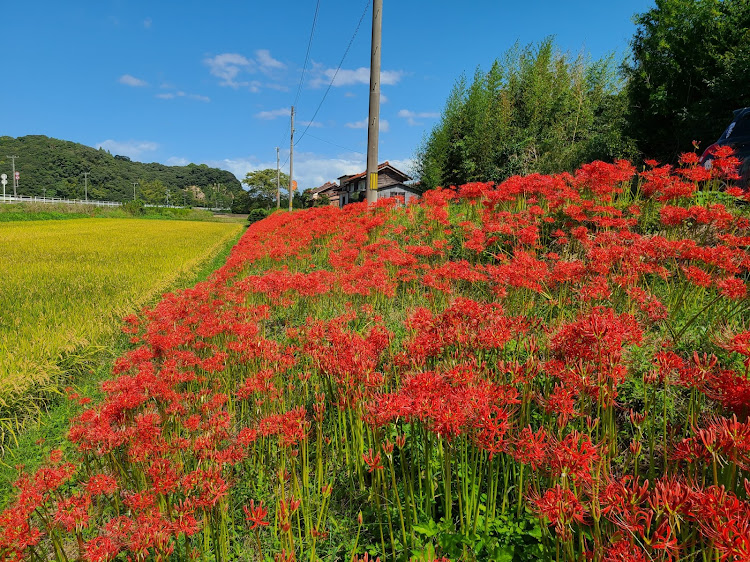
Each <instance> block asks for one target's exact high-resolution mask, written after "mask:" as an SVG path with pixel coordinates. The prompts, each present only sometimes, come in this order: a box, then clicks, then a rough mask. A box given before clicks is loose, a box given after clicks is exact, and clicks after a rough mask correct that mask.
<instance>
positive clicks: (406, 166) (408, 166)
mask: <svg viewBox="0 0 750 562" xmlns="http://www.w3.org/2000/svg"><path fill="white" fill-rule="evenodd" d="M388 162H389V163H390V165H391V166H393V167H394V168H398V169H399V170H401V171H402V172H406V173H407V174H409V175H410V176H414V175H415V171H414V170H415V168H416V164H417V162H416V160H414V159H413V158H404V159H402V160H399V159H396V160H389V161H388Z"/></svg>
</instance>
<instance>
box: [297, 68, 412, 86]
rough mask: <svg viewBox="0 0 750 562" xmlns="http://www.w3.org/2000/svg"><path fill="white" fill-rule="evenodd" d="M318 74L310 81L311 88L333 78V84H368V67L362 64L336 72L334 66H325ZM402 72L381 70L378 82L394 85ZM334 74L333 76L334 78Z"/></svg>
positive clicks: (325, 83)
mask: <svg viewBox="0 0 750 562" xmlns="http://www.w3.org/2000/svg"><path fill="white" fill-rule="evenodd" d="M319 72H320V74H319V75H318V76H317V77H316V78H314V79H312V80H311V81H310V85H311V86H312V87H313V88H317V87H320V86H324V85H327V84H328V83H329V82H330V81H331V80H333V85H334V86H352V85H354V84H369V83H370V69H369V68H367V67H364V66H361V67H359V68H355V69H351V70H349V69H346V68H342V69H339V71H338V73H337V72H336V69H335V68H326V69H325V70H323V71H322V72H321V71H319ZM403 75H404V72H403V71H401V70H381V71H380V84H381V85H386V86H394V85H396V84H398V82H399V81H400V80H401V77H402V76H403ZM334 76H335V78H334Z"/></svg>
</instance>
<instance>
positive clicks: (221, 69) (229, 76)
mask: <svg viewBox="0 0 750 562" xmlns="http://www.w3.org/2000/svg"><path fill="white" fill-rule="evenodd" d="M203 62H204V63H205V64H206V65H207V66H208V68H209V72H210V73H211V74H212V75H213V76H216V77H217V78H220V79H221V81H220V82H219V85H221V86H229V87H231V88H235V89H236V88H240V87H243V88H248V89H249V90H250V91H251V92H253V93H257V92H259V91H260V90H261V88H269V89H275V90H281V89H286V87H285V86H282V85H278V84H264V83H261V82H260V81H258V80H240V79H239V77H240V75H241V74H243V73H245V74H255V73H257V72H258V71H260V72H262V73H263V74H266V75H273V74H275V73H277V71H280V70H284V69H285V68H286V65H285V64H284V63H283V62H281V61H280V60H276V59H275V58H273V56H272V55H271V51H269V50H268V49H258V50H257V51H255V57H246V56H245V55H241V54H240V53H222V54H220V55H216V56H215V57H207V58H205V59H204V61H203Z"/></svg>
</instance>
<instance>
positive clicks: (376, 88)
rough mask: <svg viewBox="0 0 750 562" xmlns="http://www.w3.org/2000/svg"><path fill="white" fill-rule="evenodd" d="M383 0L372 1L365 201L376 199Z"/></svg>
mask: <svg viewBox="0 0 750 562" xmlns="http://www.w3.org/2000/svg"><path fill="white" fill-rule="evenodd" d="M382 32H383V0H373V3H372V43H371V47H370V111H369V118H368V121H367V189H366V190H365V191H366V193H367V203H369V204H372V203H375V202H376V201H377V200H378V135H379V132H380V47H381V43H382V36H383V33H382Z"/></svg>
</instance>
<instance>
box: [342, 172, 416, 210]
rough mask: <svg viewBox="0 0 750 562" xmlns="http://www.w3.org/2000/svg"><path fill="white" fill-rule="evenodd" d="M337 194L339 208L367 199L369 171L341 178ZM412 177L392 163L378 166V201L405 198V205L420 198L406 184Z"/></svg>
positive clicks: (413, 189)
mask: <svg viewBox="0 0 750 562" xmlns="http://www.w3.org/2000/svg"><path fill="white" fill-rule="evenodd" d="M338 179H339V186H338V189H337V190H336V192H337V193H338V196H339V206H341V207H343V206H344V205H347V204H349V203H356V202H359V201H364V200H366V199H367V194H366V193H365V190H366V189H367V171H364V172H360V173H359V174H354V175H349V176H341V177H339V178H338ZM409 180H411V177H410V176H409V175H407V174H405V173H404V172H402V171H401V170H399V169H397V168H394V167H393V166H391V165H390V163H388V162H387V161H386V162H383V163H382V164H379V165H378V199H385V198H387V197H403V198H404V202H405V203H409V202H410V201H411V200H412V199H417V198H419V192H418V191H417V190H416V189H415V188H414V187H412V186H409V185H406V183H405V182H407V181H409Z"/></svg>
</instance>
